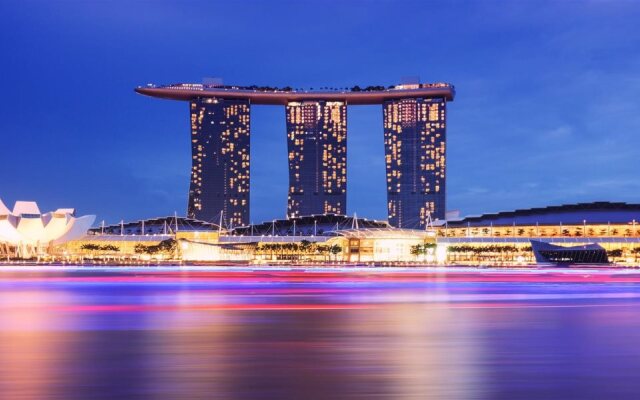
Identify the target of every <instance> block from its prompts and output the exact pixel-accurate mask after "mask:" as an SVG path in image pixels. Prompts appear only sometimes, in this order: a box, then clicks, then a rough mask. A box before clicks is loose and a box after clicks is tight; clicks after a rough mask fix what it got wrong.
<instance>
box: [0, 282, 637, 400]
mask: <svg viewBox="0 0 640 400" xmlns="http://www.w3.org/2000/svg"><path fill="white" fill-rule="evenodd" d="M112 276H113V275H110V274H101V273H97V274H93V275H91V276H88V277H87V276H86V274H85V273H84V272H81V273H76V272H73V271H71V272H66V273H64V274H62V275H60V274H37V273H35V274H32V275H31V276H30V277H28V278H26V277H25V276H24V275H20V274H17V275H16V274H13V275H6V274H5V275H0V393H2V396H1V397H2V398H7V399H87V398H92V399H96V398H97V399H101V398H102V399H107V398H109V399H110V398H154V399H176V398H188V399H197V398H218V399H245V398H260V399H375V398H380V399H489V398H505V399H517V398H574V397H575V398H578V397H579V398H636V396H635V395H636V394H637V393H638V391H640V382H639V381H638V379H637V378H638V372H637V371H640V350H638V348H637V346H636V342H637V337H638V332H640V329H639V328H640V288H639V287H637V286H636V284H628V283H610V284H576V283H565V284H539V283H496V282H475V283H465V282H451V281H447V280H446V279H445V280H443V279H439V280H438V281H436V282H421V281H406V280H403V281H401V282H393V281H392V282H389V281H377V280H375V279H374V280H368V281H367V280H365V281H357V282H355V281H354V282H348V281H347V282H345V281H343V280H340V281H336V282H331V281H325V280H323V281H320V282H314V281H310V282H304V281H299V280H295V282H291V281H288V279H287V278H286V277H284V278H283V277H280V278H269V279H255V280H252V279H250V278H249V279H242V280H224V279H218V278H202V277H200V278H194V277H185V276H184V275H181V274H175V275H171V274H169V275H165V276H163V278H162V279H156V278H149V277H147V278H140V277H138V276H135V275H127V274H125V275H121V274H118V275H117V276H118V277H119V278H118V279H105V278H108V277H112ZM78 277H81V278H82V279H76V278H78ZM121 278H122V279H121Z"/></svg>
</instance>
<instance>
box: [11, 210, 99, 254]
mask: <svg viewBox="0 0 640 400" xmlns="http://www.w3.org/2000/svg"><path fill="white" fill-rule="evenodd" d="M95 218H96V217H95V215H85V216H82V217H76V216H75V210H74V209H73V208H59V209H57V210H55V211H51V212H47V213H44V214H42V213H41V212H40V208H39V207H38V204H36V203H35V202H33V201H17V202H16V203H15V205H14V206H13V210H9V209H8V208H7V207H6V206H5V205H4V203H3V202H2V200H0V255H1V256H3V257H12V258H33V257H37V256H40V255H44V254H48V253H49V250H50V248H51V247H52V246H55V245H59V244H63V243H66V242H68V241H70V240H74V239H78V238H80V237H83V236H84V235H85V234H86V233H87V230H88V229H89V228H90V227H91V225H92V224H93V222H94V221H95Z"/></svg>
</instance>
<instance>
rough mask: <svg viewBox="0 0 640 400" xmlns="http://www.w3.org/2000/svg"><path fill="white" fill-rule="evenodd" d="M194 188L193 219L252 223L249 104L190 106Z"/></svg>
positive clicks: (213, 101)
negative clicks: (250, 211)
mask: <svg viewBox="0 0 640 400" xmlns="http://www.w3.org/2000/svg"><path fill="white" fill-rule="evenodd" d="M190 109H191V153H192V154H191V155H192V166H191V185H190V188H189V206H188V212H187V214H188V216H189V217H190V218H195V219H198V220H202V221H208V222H216V223H218V222H219V221H220V220H222V223H223V225H224V226H227V227H231V226H238V225H247V224H248V223H249V164H250V143H251V141H250V119H249V114H250V108H249V101H248V100H225V99H217V98H199V99H195V100H193V101H191V104H190Z"/></svg>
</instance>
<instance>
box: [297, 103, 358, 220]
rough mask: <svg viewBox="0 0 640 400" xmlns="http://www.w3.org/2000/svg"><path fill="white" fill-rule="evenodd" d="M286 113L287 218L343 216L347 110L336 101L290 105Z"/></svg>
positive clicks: (345, 197)
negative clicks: (287, 160)
mask: <svg viewBox="0 0 640 400" xmlns="http://www.w3.org/2000/svg"><path fill="white" fill-rule="evenodd" d="M286 113H287V145H288V146H287V147H288V151H289V194H288V197H287V199H288V201H287V216H288V217H290V218H291V217H300V216H304V215H312V214H328V213H332V214H346V212H347V107H346V105H345V103H344V102H337V101H304V102H290V103H288V104H287V107H286Z"/></svg>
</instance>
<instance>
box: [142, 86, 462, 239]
mask: <svg viewBox="0 0 640 400" xmlns="http://www.w3.org/2000/svg"><path fill="white" fill-rule="evenodd" d="M135 91H136V92H138V93H140V94H143V95H147V96H152V97H157V98H163V99H172V100H179V101H189V102H190V103H191V133H192V150H193V166H192V171H191V187H190V191H189V207H188V216H189V217H193V218H197V219H200V220H205V221H209V222H218V221H220V216H221V215H222V222H223V225H224V226H225V227H234V226H238V225H247V224H248V223H249V220H250V219H249V143H250V140H249V125H250V123H249V109H250V105H254V104H265V105H280V106H285V107H286V122H287V144H288V165H289V187H288V196H287V198H288V200H287V212H286V215H287V217H289V218H291V217H299V216H304V215H313V214H316V215H317V214H326V213H331V214H347V212H348V210H347V204H346V201H347V140H346V138H347V105H349V106H352V105H372V104H376V105H382V109H383V114H384V129H383V131H384V146H385V157H386V177H387V203H388V217H389V222H390V223H391V225H392V226H395V227H400V228H412V229H424V228H425V226H426V225H427V224H428V221H429V220H430V219H444V216H445V212H446V204H445V200H446V196H445V192H446V191H445V180H446V172H445V166H446V161H445V153H446V102H447V101H453V99H454V97H455V89H454V87H453V85H451V84H448V83H412V84H402V85H393V86H388V87H384V86H367V87H363V88H361V87H359V86H354V87H352V88H350V89H349V88H326V87H325V88H322V90H301V89H293V88H291V87H282V88H277V87H266V86H229V85H222V84H212V85H210V84H193V83H181V84H174V85H165V86H154V85H148V86H146V87H138V88H136V89H135Z"/></svg>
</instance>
